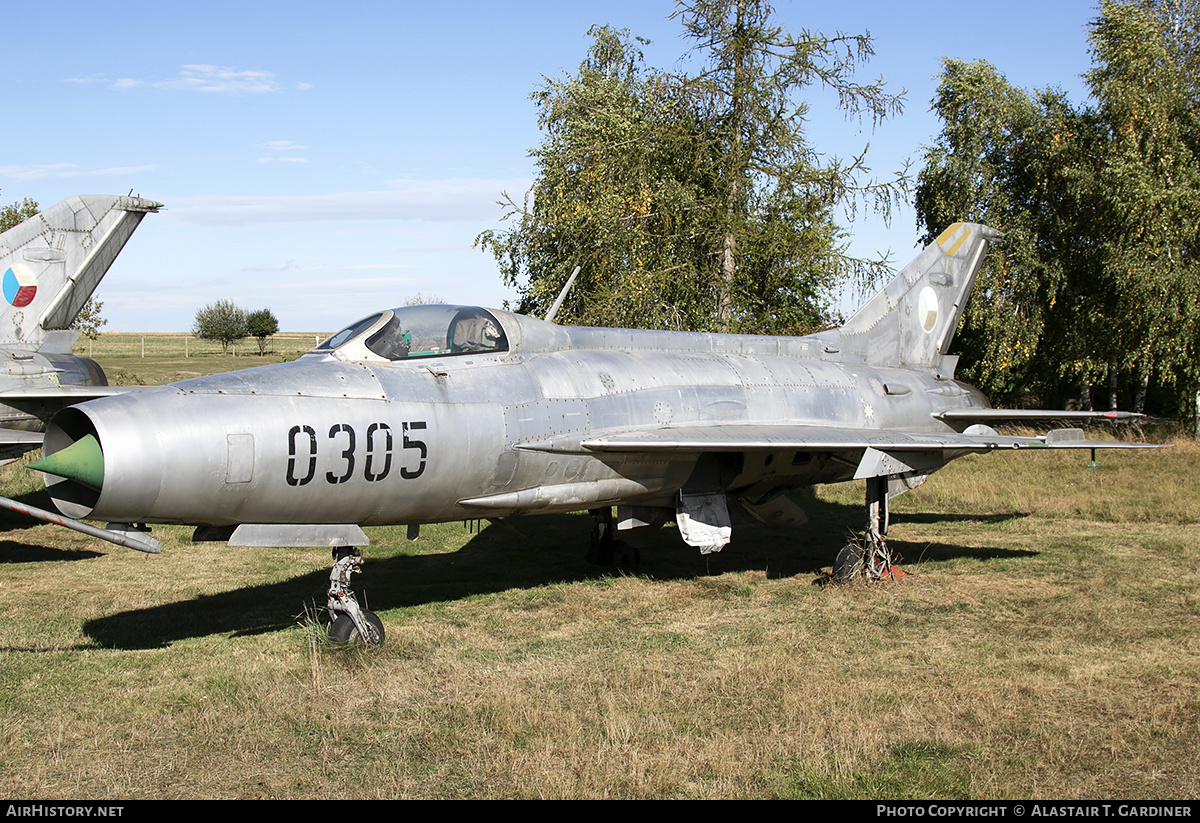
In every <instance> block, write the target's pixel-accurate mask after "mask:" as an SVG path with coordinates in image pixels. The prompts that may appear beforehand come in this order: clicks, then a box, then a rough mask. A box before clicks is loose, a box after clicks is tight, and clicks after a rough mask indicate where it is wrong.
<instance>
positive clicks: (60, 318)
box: [0, 195, 162, 349]
mask: <svg viewBox="0 0 1200 823" xmlns="http://www.w3.org/2000/svg"><path fill="white" fill-rule="evenodd" d="M161 206H162V204H161V203H156V202H155V201H153V200H145V199H142V198H140V197H119V196H115V195H82V196H75V197H68V198H67V199H66V200H64V201H62V202H61V203H58V204H57V205H54V206H51V207H50V208H48V209H46V210H45V211H42V212H40V213H39V214H36V215H34V216H33V217H31V218H29V219H28V220H26V221H25V222H24V223H22V224H20V225H19V226H14V227H13V228H11V229H9V230H8V231H6V232H4V234H0V291H2V293H3V298H4V299H3V300H0V346H3V345H9V346H13V345H16V346H20V347H22V348H31V349H36V348H37V347H38V346H40V345H41V343H42V341H43V340H45V338H46V333H47V332H48V331H50V330H53V329H65V328H67V327H68V326H70V325H71V323H72V322H74V320H75V316H76V315H77V314H79V310H80V309H81V308H83V305H84V303H86V302H87V300H88V298H89V297H91V295H92V292H93V291H95V289H96V286H97V285H99V284H100V280H101V278H103V277H104V274H105V272H107V271H108V267H109V266H111V265H112V262H113V260H115V259H116V257H117V254H118V253H119V252H120V251H121V248H122V247H123V246H124V245H125V241H126V240H128V239H129V237H130V235H132V234H133V230H134V229H136V228H137V226H138V224H139V223H140V222H141V220H142V218H143V217H144V216H145V215H146V214H147V213H148V212H156V211H158V209H159V208H160V207H161Z"/></svg>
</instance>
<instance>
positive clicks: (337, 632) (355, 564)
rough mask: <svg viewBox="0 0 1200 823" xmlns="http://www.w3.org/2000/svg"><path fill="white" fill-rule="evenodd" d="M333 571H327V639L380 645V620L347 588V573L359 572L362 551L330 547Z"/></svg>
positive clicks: (381, 633)
mask: <svg viewBox="0 0 1200 823" xmlns="http://www.w3.org/2000/svg"><path fill="white" fill-rule="evenodd" d="M333 560H334V563H333V570H332V571H331V572H330V573H329V601H328V607H329V613H330V614H331V615H333V622H332V623H331V624H330V626H329V639H330V640H332V641H333V642H334V643H343V644H347V645H357V644H360V643H361V644H363V645H366V646H382V645H383V623H382V622H381V621H380V620H379V617H378V616H376V614H375V612H372V611H368V610H367V609H364V608H362V607H361V606H359V605H358V599H357V598H356V597H355V596H354V592H353V591H352V590H351V589H350V575H352V574H354V573H356V572H357V573H361V572H362V564H363V557H362V552H361V551H359V550H358V549H356V548H352V547H349V546H339V547H338V548H336V549H334V550H333Z"/></svg>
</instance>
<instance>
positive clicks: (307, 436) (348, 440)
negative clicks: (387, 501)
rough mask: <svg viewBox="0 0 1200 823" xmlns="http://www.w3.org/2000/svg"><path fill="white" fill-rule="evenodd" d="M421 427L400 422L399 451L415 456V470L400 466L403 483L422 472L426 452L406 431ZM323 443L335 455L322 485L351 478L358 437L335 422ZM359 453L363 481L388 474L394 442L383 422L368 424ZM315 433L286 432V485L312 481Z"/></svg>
mask: <svg viewBox="0 0 1200 823" xmlns="http://www.w3.org/2000/svg"><path fill="white" fill-rule="evenodd" d="M424 428H425V423H424V421H420V420H418V421H416V422H412V423H401V424H400V431H401V438H400V444H401V445H400V449H401V451H405V450H408V451H413V452H416V456H418V461H419V462H418V463H417V467H416V468H415V469H408V468H405V467H404V466H401V467H400V476H401V477H403V478H404V479H405V480H416V479H417V478H418V477H420V476H421V475H422V474H423V473H424V472H425V458H426V457H428V456H429V449H428V448H427V447H426V446H425V442H424V441H423V440H416V439H414V438H413V437H411V436H410V432H413V431H418V430H421V429H424ZM325 440H326V442H327V443H329V444H330V445H331V447H332V448H333V449H335V450H336V451H337V452H338V456H337V457H335V458H334V465H333V467H332V468H331V469H330V470H329V471H327V472H325V482H326V483H331V484H333V485H337V484H339V483H346V482H348V481H349V480H350V479H351V478H352V477H354V473H355V468H356V467H357V466H358V457H359V450H358V441H359V438H358V434H357V432H355V430H354V427H353V426H350V425H347V424H346V423H335V424H334V425H332V426H330V427H329V434H328V435H327V436H326V437H325ZM363 440H364V441H365V444H366V445H365V446H364V447H363V450H362V458H363V459H362V476H363V479H364V480H366V481H368V482H370V483H374V482H377V481H379V480H383V479H384V478H385V477H387V476H388V474H389V473H390V472H391V471H392V454H393V452H394V445H395V441H394V439H393V436H392V428H391V426H389V425H388V424H387V423H372V424H371V425H369V426H367V431H366V435H365V436H364V438H363ZM318 450H319V447H318V445H317V432H316V430H315V429H314V428H313V427H312V426H292V428H291V429H290V430H289V431H288V464H287V482H288V485H289V486H303V485H305V484H306V483H310V482H312V479H313V478H314V477H316V475H317V452H318Z"/></svg>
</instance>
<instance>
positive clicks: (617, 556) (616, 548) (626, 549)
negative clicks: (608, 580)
mask: <svg viewBox="0 0 1200 823" xmlns="http://www.w3.org/2000/svg"><path fill="white" fill-rule="evenodd" d="M641 562H642V552H641V550H639V549H638V547H637V546H631V545H629V544H628V543H626V542H625V541H624V540H614V541H613V542H612V564H613V565H614V566H616V567H617V568H618V569H620V570H621V571H632V570H633V569H636V568H637V566H638V564H639V563H641Z"/></svg>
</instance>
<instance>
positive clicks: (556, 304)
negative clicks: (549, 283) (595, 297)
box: [546, 266, 579, 323]
mask: <svg viewBox="0 0 1200 823" xmlns="http://www.w3.org/2000/svg"><path fill="white" fill-rule="evenodd" d="M577 274H579V266H576V267H575V271H573V272H571V276H570V277H568V278H567V284H566V285H565V286H563V287H562V291H560V292H559V293H558V299H557V300H555V301H554V305H553V306H551V307H550V311H548V312H546V322H547V323H550V322H553V320H554V315H556V314H558V307H559V306H561V305H562V301H563V300H565V299H566V297H567V292H569V291H570V290H571V284H572V283H574V282H575V275H577Z"/></svg>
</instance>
